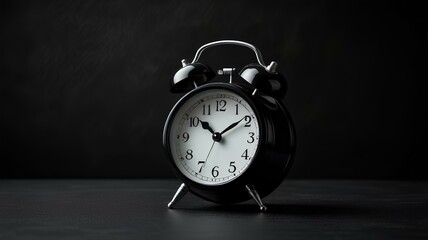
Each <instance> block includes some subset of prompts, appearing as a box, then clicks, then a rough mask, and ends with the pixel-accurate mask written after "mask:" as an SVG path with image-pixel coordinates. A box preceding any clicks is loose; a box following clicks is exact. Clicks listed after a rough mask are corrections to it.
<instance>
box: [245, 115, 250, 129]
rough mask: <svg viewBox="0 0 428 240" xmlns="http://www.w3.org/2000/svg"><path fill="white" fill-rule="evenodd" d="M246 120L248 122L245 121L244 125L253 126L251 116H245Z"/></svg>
mask: <svg viewBox="0 0 428 240" xmlns="http://www.w3.org/2000/svg"><path fill="white" fill-rule="evenodd" d="M244 121H246V123H245V125H244V127H251V124H250V122H251V117H250V116H248V115H247V116H245V118H244Z"/></svg>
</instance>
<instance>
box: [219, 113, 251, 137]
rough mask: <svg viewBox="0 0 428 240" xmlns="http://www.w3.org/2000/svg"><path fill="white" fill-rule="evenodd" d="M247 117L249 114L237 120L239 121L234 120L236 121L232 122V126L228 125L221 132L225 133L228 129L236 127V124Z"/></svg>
mask: <svg viewBox="0 0 428 240" xmlns="http://www.w3.org/2000/svg"><path fill="white" fill-rule="evenodd" d="M246 117H249V116H248V115H247V116H245V117H243V118H241V120H239V121H237V122H234V123H232V124H230V126H229V127H227V128H226V129H224V130H223V131H222V132H221V133H220V134H221V135H223V134H224V133H225V132H227V131H229V130H230V129H232V128H234V127H235V126H236V125H238V123H240V122H241V121H242V120H244V118H246Z"/></svg>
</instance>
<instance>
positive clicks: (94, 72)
mask: <svg viewBox="0 0 428 240" xmlns="http://www.w3.org/2000/svg"><path fill="white" fill-rule="evenodd" d="M0 9H1V14H0V16H1V39H0V41H1V46H0V47H1V76H0V78H1V85H0V96H1V99H0V100H1V101H0V106H1V108H0V114H1V115H0V116H1V118H0V119H1V125H0V127H1V128H0V130H1V133H0V134H1V135H0V138H1V146H0V149H1V155H0V176H1V177H171V176H172V173H171V172H170V170H169V168H168V166H167V164H166V156H165V154H164V152H163V149H162V144H161V134H162V128H163V123H164V121H165V118H166V116H167V114H168V112H169V110H170V108H171V107H172V106H173V104H174V103H175V102H176V101H177V100H178V99H179V97H180V95H173V94H170V93H169V84H168V81H169V79H170V78H171V77H172V76H173V74H174V73H175V71H176V70H177V69H178V68H179V67H180V60H181V59H182V58H188V59H191V58H192V57H193V55H194V53H195V51H196V49H197V48H199V47H200V46H201V45H203V44H205V43H207V42H210V41H215V40H220V39H237V40H243V41H247V42H250V43H252V44H254V45H256V46H257V47H258V48H259V49H260V50H261V52H262V53H263V56H264V58H265V61H266V62H270V61H271V60H275V61H277V62H278V63H279V71H281V72H282V73H283V74H284V75H285V76H286V78H287V79H288V84H289V91H288V95H287V96H286V98H285V99H284V100H283V101H284V103H285V104H286V106H287V107H288V108H289V111H290V112H291V114H292V116H293V118H294V121H295V125H296V129H297V134H298V151H297V155H296V160H295V164H294V166H293V168H292V170H291V172H290V175H291V177H301V178H389V179H418V178H424V179H426V174H425V172H426V169H427V166H428V164H427V159H428V158H427V150H426V148H427V146H428V140H427V136H428V131H427V127H426V123H427V118H426V117H424V116H426V115H427V107H426V105H425V103H426V102H428V101H427V96H426V95H427V94H426V92H427V90H428V89H427V83H426V82H427V80H428V76H427V75H428V74H427V67H428V64H427V63H428V61H427V56H428V55H427V16H426V14H427V12H426V9H425V8H422V4H421V5H415V4H409V3H400V4H392V3H390V2H382V3H381V2H377V3H376V4H373V2H370V3H360V2H358V1H344V2H336V1H261V2H256V3H250V2H249V1H243V0H240V1H225V2H223V1H153V0H152V1H9V2H8V3H4V2H2V3H1V8H0ZM205 53H206V54H205ZM201 60H202V61H204V62H206V63H209V64H210V65H211V66H212V67H213V68H220V67H230V66H236V67H237V68H240V67H242V66H244V65H246V64H247V63H250V62H254V61H255V59H254V56H253V55H252V52H251V51H249V50H247V49H241V48H237V47H221V48H217V49H216V50H207V51H206V52H204V55H203V57H202V59H201Z"/></svg>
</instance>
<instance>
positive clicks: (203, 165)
mask: <svg viewBox="0 0 428 240" xmlns="http://www.w3.org/2000/svg"><path fill="white" fill-rule="evenodd" d="M214 143H215V141H213V144H212V145H211V148H210V151H209V152H208V155H207V158H205V162H204V164H202V167H201V169H200V170H199V173H200V172H202V169H203V168H204V167H205V164H206V163H207V160H208V157H209V156H210V154H211V150H213V147H214Z"/></svg>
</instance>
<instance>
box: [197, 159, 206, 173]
mask: <svg viewBox="0 0 428 240" xmlns="http://www.w3.org/2000/svg"><path fill="white" fill-rule="evenodd" d="M199 164H202V166H201V168H199V173H201V171H202V168H203V167H204V164H205V161H199V162H198V165H199Z"/></svg>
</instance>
